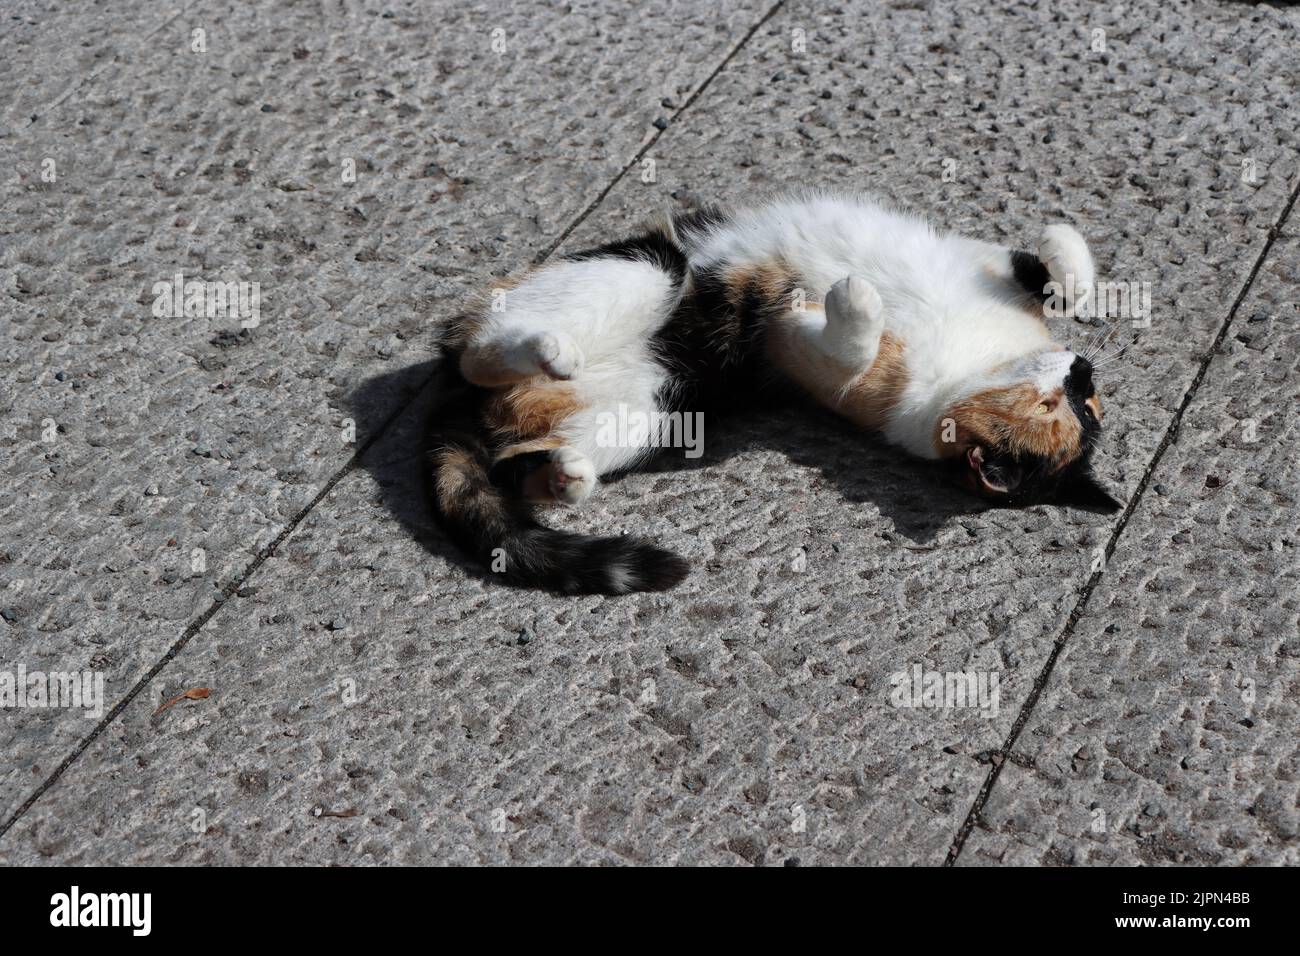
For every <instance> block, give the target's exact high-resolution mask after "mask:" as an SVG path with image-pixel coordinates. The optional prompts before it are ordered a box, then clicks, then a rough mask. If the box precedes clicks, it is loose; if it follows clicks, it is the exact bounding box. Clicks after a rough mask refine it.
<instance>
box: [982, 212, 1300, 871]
mask: <svg viewBox="0 0 1300 956" xmlns="http://www.w3.org/2000/svg"><path fill="white" fill-rule="evenodd" d="M1296 236H1297V233H1296V231H1295V229H1294V224H1292V228H1291V231H1290V235H1289V236H1288V237H1286V238H1284V239H1283V240H1281V241H1279V243H1278V244H1277V246H1276V247H1275V248H1274V250H1273V253H1272V254H1271V255H1270V256H1269V259H1268V260H1267V262H1266V263H1265V266H1264V268H1263V269H1262V270H1261V273H1260V276H1259V279H1258V280H1257V281H1256V283H1255V287H1254V289H1253V291H1252V294H1251V295H1250V297H1249V298H1248V299H1247V300H1246V301H1245V302H1244V303H1243V305H1242V308H1241V309H1240V310H1239V312H1238V315H1237V318H1236V320H1235V321H1234V322H1233V324H1232V326H1231V328H1230V329H1229V332H1228V335H1227V337H1226V339H1225V341H1224V344H1223V347H1222V348H1221V349H1220V351H1219V353H1218V354H1216V355H1215V357H1214V360H1213V361H1212V363H1211V364H1210V367H1209V371H1208V374H1207V376H1206V379H1205V382H1204V384H1203V385H1202V386H1201V388H1200V390H1199V391H1198V392H1197V394H1196V397H1195V400H1194V401H1193V402H1192V404H1191V405H1190V406H1189V407H1188V410H1187V414H1186V416H1185V418H1184V419H1183V422H1182V425H1181V427H1180V428H1179V430H1178V440H1177V442H1176V443H1175V444H1173V445H1172V446H1171V447H1170V449H1169V451H1168V453H1167V454H1166V456H1165V458H1164V460H1163V461H1162V462H1161V463H1160V466H1159V467H1158V468H1157V469H1156V471H1155V472H1154V473H1153V475H1152V488H1153V491H1152V492H1151V493H1149V494H1148V495H1147V496H1146V497H1145V498H1144V500H1143V502H1142V504H1141V506H1140V508H1139V510H1138V511H1137V512H1136V513H1135V514H1134V515H1133V518H1132V521H1131V523H1130V525H1129V527H1128V528H1127V529H1126V530H1125V532H1124V535H1123V537H1122V538H1121V539H1120V542H1119V547H1118V549H1117V551H1116V552H1115V554H1114V556H1113V558H1112V560H1111V561H1110V563H1109V565H1108V566H1107V568H1106V570H1105V572H1104V574H1103V575H1102V579H1101V583H1100V584H1099V585H1098V587H1097V589H1096V591H1095V593H1094V594H1093V595H1092V597H1091V600H1090V601H1089V610H1088V613H1087V615H1086V616H1085V617H1084V618H1083V619H1082V621H1081V622H1080V624H1079V626H1078V628H1077V629H1076V631H1075V633H1074V634H1073V636H1072V637H1071V639H1070V640H1069V642H1068V644H1067V645H1066V647H1065V649H1064V650H1063V652H1062V654H1061V657H1060V658H1059V660H1058V661H1057V664H1056V667H1055V669H1054V670H1053V673H1052V678H1051V682H1050V684H1049V685H1048V686H1047V688H1046V690H1045V692H1044V695H1043V697H1042V699H1041V700H1040V701H1039V703H1038V706H1037V707H1036V708H1035V709H1034V711H1033V714H1032V715H1031V717H1030V719H1029V722H1028V723H1027V724H1026V726H1025V730H1024V732H1023V733H1022V735H1021V736H1020V738H1019V740H1018V742H1017V744H1016V748H1015V753H1014V754H1013V755H1012V757H1011V760H1010V761H1009V762H1008V763H1007V764H1006V765H1005V766H1004V767H1003V769H1002V772H1001V775H1000V779H999V780H998V783H997V785H996V786H995V787H994V788H993V790H992V793H991V796H990V799H989V801H988V803H987V804H986V806H985V808H984V811H983V813H982V815H981V820H980V822H979V824H978V826H977V828H976V829H975V830H973V831H972V833H971V836H970V838H969V839H968V841H967V844H966V847H965V849H964V851H963V853H962V855H961V857H960V861H961V862H962V863H969V864H981V863H991V862H997V863H1006V864H1043V863H1046V864H1066V863H1079V864H1119V865H1140V864H1201V865H1206V864H1208V865H1233V866H1239V865H1260V864H1266V865H1274V866H1276V865H1291V866H1294V865H1295V864H1296V863H1298V862H1300V811H1298V810H1297V805H1298V803H1300V800H1298V797H1300V784H1298V783H1297V780H1300V752H1298V751H1297V740H1298V739H1300V738H1298V737H1297V732H1296V728H1297V725H1298V724H1300V705H1298V704H1297V701H1298V700H1300V597H1298V596H1300V550H1298V549H1300V517H1298V515H1300V509H1297V500H1296V488H1297V487H1298V486H1300V461H1298V460H1297V457H1296V451H1295V450H1296V447H1297V442H1300V425H1298V424H1297V421H1300V359H1298V358H1297V356H1300V238H1297V237H1296Z"/></svg>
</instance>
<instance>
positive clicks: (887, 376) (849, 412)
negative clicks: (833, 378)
mask: <svg viewBox="0 0 1300 956" xmlns="http://www.w3.org/2000/svg"><path fill="white" fill-rule="evenodd" d="M906 348H907V344H906V343H905V342H904V341H903V340H902V339H900V338H899V337H898V336H897V335H895V334H894V333H893V332H890V331H889V330H888V329H886V330H885V331H884V332H883V333H881V336H880V349H879V351H877V352H876V360H875V361H874V362H872V363H871V368H869V369H867V370H866V371H865V372H863V373H862V374H861V375H859V376H858V377H857V378H856V379H855V380H854V382H853V384H852V385H851V386H849V390H848V393H847V394H846V395H845V396H844V399H843V401H842V402H841V403H840V406H839V408H840V410H841V411H842V412H843V413H844V414H845V415H846V416H847V417H848V418H849V419H851V420H852V421H854V422H857V423H858V424H859V425H862V426H863V427H864V428H871V429H876V430H879V429H881V428H884V427H885V425H887V424H888V423H889V415H890V413H891V412H892V411H893V410H894V407H895V406H896V405H897V404H898V400H899V399H900V398H902V397H903V390H904V389H906V388H907V382H908V377H909V376H908V370H907V361H906V359H905V358H904V352H905V351H906Z"/></svg>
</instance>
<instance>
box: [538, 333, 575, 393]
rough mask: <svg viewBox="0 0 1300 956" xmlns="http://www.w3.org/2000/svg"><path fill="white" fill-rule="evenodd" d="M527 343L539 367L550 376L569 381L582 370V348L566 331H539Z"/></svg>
mask: <svg viewBox="0 0 1300 956" xmlns="http://www.w3.org/2000/svg"><path fill="white" fill-rule="evenodd" d="M525 345H526V348H527V349H528V352H529V354H530V357H531V358H532V360H533V362H535V363H536V365H537V368H538V369H540V370H541V372H542V373H543V374H544V375H547V376H549V377H550V378H554V379H560V380H562V381H567V380H568V379H571V378H573V377H574V376H576V375H577V374H578V373H579V372H581V371H582V366H583V356H582V349H580V348H579V347H578V343H577V342H575V341H573V339H571V338H569V336H567V335H565V334H564V333H555V332H538V333H537V334H536V335H533V336H531V337H529V339H528V341H527V343H525Z"/></svg>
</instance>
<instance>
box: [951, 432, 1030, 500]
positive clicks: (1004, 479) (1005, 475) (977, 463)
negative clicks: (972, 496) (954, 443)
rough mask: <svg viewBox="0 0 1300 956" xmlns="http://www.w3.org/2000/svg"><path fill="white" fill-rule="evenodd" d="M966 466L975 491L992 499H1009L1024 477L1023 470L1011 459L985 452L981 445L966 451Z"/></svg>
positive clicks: (1006, 456)
mask: <svg viewBox="0 0 1300 956" xmlns="http://www.w3.org/2000/svg"><path fill="white" fill-rule="evenodd" d="M966 464H967V465H968V466H969V468H970V472H969V477H970V478H971V479H972V480H973V485H974V487H975V490H976V491H979V492H982V493H983V494H985V495H988V496H989V497H992V498H1008V497H1010V496H1011V495H1012V494H1013V493H1014V492H1015V490H1016V489H1017V488H1019V487H1020V483H1021V481H1023V480H1024V476H1025V472H1024V468H1023V467H1021V465H1020V463H1019V462H1018V461H1016V460H1015V459H1014V458H1013V457H1011V456H1010V455H1005V454H999V453H998V452H989V451H986V450H985V449H984V447H983V446H982V445H972V446H971V447H970V448H968V449H967V450H966Z"/></svg>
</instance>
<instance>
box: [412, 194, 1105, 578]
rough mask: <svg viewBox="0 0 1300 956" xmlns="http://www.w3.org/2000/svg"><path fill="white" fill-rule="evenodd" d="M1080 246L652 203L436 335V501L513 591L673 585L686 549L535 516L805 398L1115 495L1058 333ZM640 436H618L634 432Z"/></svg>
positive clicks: (961, 468) (793, 203) (1079, 297)
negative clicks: (629, 421)
mask: <svg viewBox="0 0 1300 956" xmlns="http://www.w3.org/2000/svg"><path fill="white" fill-rule="evenodd" d="M1094 284H1095V269H1094V265H1093V260H1092V255H1091V253H1090V252H1089V250H1088V246H1087V243H1086V242H1085V241H1084V239H1083V237H1082V236H1080V234H1079V233H1078V232H1077V231H1076V230H1075V229H1074V228H1073V227H1071V226H1068V225H1064V224H1056V225H1050V226H1047V227H1046V228H1045V229H1044V230H1043V231H1042V234H1041V236H1040V238H1039V241H1038V246H1037V251H1036V253H1029V252H1025V251H1015V250H1011V249H1008V248H1005V247H1002V246H998V245H994V244H991V243H987V242H981V241H977V240H974V239H968V238H964V237H962V236H959V235H955V234H952V233H946V232H940V231H937V230H935V229H933V228H932V227H931V226H930V225H929V224H928V223H927V222H926V221H925V220H924V219H923V218H921V217H919V216H916V215H913V214H910V213H907V212H903V211H900V210H898V209H896V208H893V207H891V206H890V205H888V204H886V203H884V202H883V201H880V200H877V199H874V198H871V197H866V196H856V195H837V194H825V193H809V194H804V195H798V196H792V197H789V198H784V199H781V200H778V201H775V202H772V203H769V204H767V205H764V206H760V207H756V208H753V209H749V210H744V211H737V212H733V213H727V212H723V211H721V210H718V209H714V208H706V209H701V210H699V211H696V212H692V213H687V214H680V215H676V216H669V217H664V218H663V219H662V220H660V221H659V222H657V223H655V224H653V225H652V226H650V227H648V228H647V231H646V232H644V233H643V234H641V235H637V236H634V237H632V238H629V239H624V240H621V241H617V242H612V243H609V244H607V245H603V246H600V247H598V248H595V249H590V250H587V251H585V252H579V253H576V254H573V255H569V256H566V257H564V258H563V259H559V260H556V261H554V262H551V263H548V264H545V265H542V266H540V267H538V268H537V269H535V270H534V271H531V272H528V273H526V274H524V275H522V276H519V277H516V278H514V279H512V280H510V281H509V282H503V283H501V284H500V285H499V286H498V288H497V289H496V290H494V291H493V293H492V297H491V299H490V300H488V299H484V300H483V301H481V302H479V303H478V304H476V306H475V307H474V308H473V309H472V310H471V311H469V312H468V313H466V314H465V315H463V316H461V317H459V318H458V319H456V320H455V321H453V322H452V323H451V324H450V325H449V326H448V327H447V328H446V329H445V330H444V332H443V335H442V338H441V340H440V352H441V361H440V369H441V371H442V375H443V382H442V385H441V386H440V391H441V402H440V404H439V406H438V408H437V411H436V412H435V414H434V422H433V425H432V429H431V437H430V442H431V444H430V449H431V450H430V452H429V463H430V465H431V469H430V471H429V478H430V484H431V496H432V501H433V508H434V514H435V516H436V518H437V520H438V523H439V524H440V525H441V526H442V528H443V529H444V530H445V531H446V532H447V533H448V535H449V536H450V537H451V538H452V539H453V540H454V541H455V542H456V543H457V544H458V545H459V546H460V547H461V548H462V549H463V550H464V551H466V552H467V553H468V554H469V555H471V556H472V557H474V558H475V559H477V560H478V561H480V562H482V563H483V564H484V565H486V566H487V567H490V568H492V569H493V570H495V571H498V572H500V573H501V574H502V576H503V577H504V578H505V579H506V580H507V581H510V582H514V583H517V584H522V585H527V586H533V587H542V588H547V589H550V590H553V591H557V592H560V593H570V594H572V593H605V594H623V593H626V592H630V591H644V590H663V589H667V588H670V587H672V586H674V585H675V584H677V583H678V582H679V581H680V580H681V579H682V578H683V577H684V576H685V575H686V573H687V570H688V566H687V563H686V562H685V561H684V560H683V559H682V558H681V557H680V556H678V555H676V554H673V553H672V552H670V551H666V550H664V549H662V548H659V547H656V546H654V545H652V544H649V543H646V542H643V541H640V540H637V539H635V538H629V537H589V536H583V535H578V534H574V533H571V532H567V531H559V530H554V529H551V528H547V527H545V526H543V525H541V524H539V523H538V521H537V520H536V517H535V511H536V508H537V506H538V505H555V504H561V505H577V504H581V503H582V502H583V501H585V500H586V499H587V498H589V497H590V496H591V495H592V494H593V493H594V492H595V491H596V489H597V486H598V483H599V479H600V478H601V476H604V475H609V474H612V473H616V472H623V471H627V470H630V469H633V468H635V467H636V466H637V465H640V464H643V463H645V462H646V461H647V460H648V459H649V458H650V457H651V455H652V454H654V452H655V451H656V447H657V446H658V445H659V444H660V439H661V438H662V437H663V436H662V435H661V434H659V433H658V430H657V429H658V426H654V427H650V428H648V429H646V428H643V429H639V430H635V431H636V433H635V434H634V435H633V433H632V432H631V431H628V430H625V431H626V432H628V434H627V435H626V436H624V438H623V440H621V441H610V440H609V439H608V436H609V434H610V432H609V431H608V430H607V429H606V430H604V431H602V429H603V428H604V427H605V426H607V425H608V423H609V421H610V419H611V416H615V415H620V414H621V415H623V416H624V417H626V416H627V414H628V411H629V410H631V411H632V412H634V413H638V414H641V415H643V416H645V419H647V420H651V416H653V415H654V414H655V413H659V415H660V418H659V419H658V420H659V421H664V422H667V421H671V418H668V417H665V416H671V415H672V413H674V412H682V413H686V414H692V413H695V412H698V411H700V410H701V409H705V408H714V407H717V405H718V404H719V403H725V402H727V401H728V400H730V401H731V403H735V402H736V401H737V400H739V401H740V402H748V401H750V400H756V399H758V398H761V397H763V396H765V395H770V394H773V393H779V392H781V391H782V390H789V391H794V392H802V393H804V394H806V395H808V396H811V397H812V398H813V399H815V400H816V401H817V402H819V403H821V404H822V405H824V406H826V407H828V408H830V409H832V410H833V411H835V412H837V413H838V414H840V415H842V416H844V417H846V418H847V419H849V420H850V421H852V422H854V423H856V424H858V425H860V426H862V427H863V428H865V429H868V430H870V431H874V432H878V433H880V434H882V435H883V436H884V437H885V439H886V440H888V441H889V442H891V443H893V444H894V445H897V446H898V447H900V448H902V449H904V450H905V451H907V452H910V453H911V454H912V455H914V456H917V457H919V458H923V459H930V460H934V461H937V462H940V463H942V464H944V465H945V466H946V467H948V468H950V469H951V470H952V471H953V472H954V474H956V475H957V476H958V477H959V480H960V481H961V482H963V483H964V484H966V485H967V486H968V487H969V488H970V489H971V490H973V491H975V492H976V493H978V494H981V495H983V496H985V497H987V498H990V499H993V500H994V501H996V502H998V503H1001V504H1005V505H1013V506H1014V505H1024V504H1031V503H1039V502H1044V503H1046V502H1056V503H1061V504H1076V505H1080V506H1084V507H1088V508H1092V509H1094V510H1102V511H1113V510H1115V509H1117V508H1118V507H1119V503H1118V502H1117V501H1115V499H1114V498H1112V497H1111V496H1110V495H1109V494H1108V493H1107V492H1106V491H1104V490H1103V489H1102V488H1101V487H1100V485H1099V484H1098V483H1097V482H1096V480H1095V479H1094V477H1093V475H1092V472H1091V470H1090V466H1089V459H1090V456H1091V454H1092V450H1093V448H1094V446H1095V444H1096V442H1097V439H1098V435H1099V431H1100V428H1101V419H1102V409H1101V402H1100V399H1099V397H1098V395H1097V391H1096V388H1095V386H1094V383H1093V365H1092V362H1091V361H1090V359H1089V357H1088V354H1078V353H1076V352H1073V351H1070V350H1068V349H1065V348H1063V347H1061V346H1059V345H1057V344H1055V343H1054V342H1053V341H1052V338H1051V335H1050V334H1049V332H1048V329H1047V326H1046V323H1045V322H1044V318H1043V316H1044V312H1045V311H1046V310H1045V308H1044V306H1045V303H1047V302H1048V301H1049V299H1053V300H1054V301H1056V302H1057V304H1058V306H1059V304H1060V302H1061V301H1062V299H1061V293H1062V290H1072V294H1068V295H1066V296H1065V298H1064V301H1065V303H1066V305H1065V308H1064V309H1060V308H1058V309H1057V311H1059V312H1063V313H1065V314H1080V315H1081V314H1083V312H1084V309H1085V308H1086V306H1087V304H1088V301H1089V298H1090V295H1091V291H1092V289H1093V287H1094ZM629 436H630V437H629Z"/></svg>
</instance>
